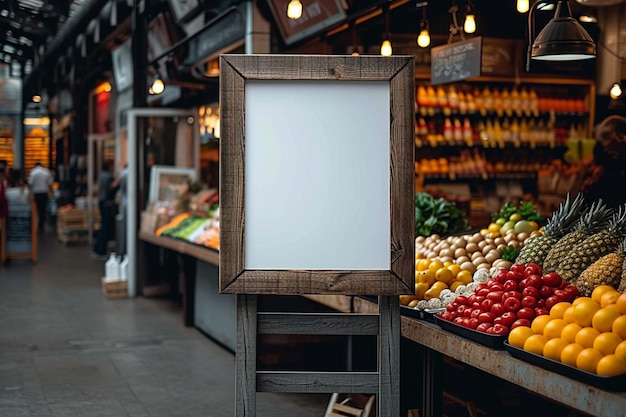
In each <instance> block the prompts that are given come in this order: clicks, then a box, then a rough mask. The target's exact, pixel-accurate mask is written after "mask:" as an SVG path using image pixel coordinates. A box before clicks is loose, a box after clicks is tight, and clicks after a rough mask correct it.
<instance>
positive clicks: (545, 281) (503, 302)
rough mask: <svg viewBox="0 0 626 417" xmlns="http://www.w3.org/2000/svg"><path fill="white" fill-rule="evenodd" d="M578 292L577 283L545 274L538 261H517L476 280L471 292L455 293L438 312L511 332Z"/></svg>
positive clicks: (466, 323)
mask: <svg viewBox="0 0 626 417" xmlns="http://www.w3.org/2000/svg"><path fill="white" fill-rule="evenodd" d="M577 295H578V290H577V289H576V287H575V286H573V285H572V284H570V283H568V282H567V281H563V280H562V279H561V277H559V276H558V274H556V273H548V274H542V271H541V268H540V267H539V266H538V265H537V264H532V263H530V264H516V265H513V266H511V268H510V269H506V268H501V269H500V270H499V271H498V273H497V274H496V275H495V276H494V277H493V278H489V279H488V280H487V281H486V282H483V283H479V284H476V285H475V287H474V291H473V294H471V295H470V296H467V297H466V296H463V295H459V296H457V297H455V298H454V300H453V301H452V302H450V303H449V304H448V305H447V306H446V311H443V312H440V313H438V314H437V315H438V317H440V318H441V319H443V320H448V321H451V322H453V323H456V324H458V325H461V326H464V327H467V328H469V329H474V330H477V331H479V332H484V333H487V334H493V335H507V334H508V333H509V331H510V330H511V329H515V328H517V327H520V326H525V327H530V325H531V321H533V319H535V317H538V316H542V315H547V314H548V313H549V310H550V308H552V307H553V306H554V305H556V304H558V303H560V302H571V301H573V300H574V298H575V297H576V296H577Z"/></svg>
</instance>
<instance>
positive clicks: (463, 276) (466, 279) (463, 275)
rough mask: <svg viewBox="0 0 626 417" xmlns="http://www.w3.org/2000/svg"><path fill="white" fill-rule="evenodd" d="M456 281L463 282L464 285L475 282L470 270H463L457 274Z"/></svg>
mask: <svg viewBox="0 0 626 417" xmlns="http://www.w3.org/2000/svg"><path fill="white" fill-rule="evenodd" d="M456 280H457V281H461V282H462V283H463V284H469V283H470V282H472V281H473V279H472V273H471V272H470V271H468V270H465V269H463V270H461V271H459V273H458V274H457V276H456Z"/></svg>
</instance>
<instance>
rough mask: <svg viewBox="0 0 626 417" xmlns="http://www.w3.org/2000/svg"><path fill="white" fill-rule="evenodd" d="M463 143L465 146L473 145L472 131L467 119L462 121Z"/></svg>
mask: <svg viewBox="0 0 626 417" xmlns="http://www.w3.org/2000/svg"><path fill="white" fill-rule="evenodd" d="M463 141H464V142H465V144H466V145H467V146H472V145H473V144H474V129H472V125H471V123H470V121H469V119H468V118H467V117H466V118H465V119H463Z"/></svg>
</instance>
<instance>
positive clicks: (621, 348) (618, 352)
mask: <svg viewBox="0 0 626 417" xmlns="http://www.w3.org/2000/svg"><path fill="white" fill-rule="evenodd" d="M615 356H619V357H620V358H624V359H626V340H624V341H623V342H621V343H620V344H619V345H617V347H616V348H615Z"/></svg>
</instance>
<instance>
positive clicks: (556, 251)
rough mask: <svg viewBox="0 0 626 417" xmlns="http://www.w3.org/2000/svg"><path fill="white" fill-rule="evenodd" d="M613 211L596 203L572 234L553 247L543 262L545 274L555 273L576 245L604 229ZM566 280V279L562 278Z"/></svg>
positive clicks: (601, 203) (599, 202) (600, 201)
mask: <svg viewBox="0 0 626 417" xmlns="http://www.w3.org/2000/svg"><path fill="white" fill-rule="evenodd" d="M612 214H613V211H612V210H611V209H610V208H608V207H607V206H606V204H605V203H604V202H603V201H602V200H598V201H595V202H594V203H593V204H592V205H591V207H590V208H589V211H587V213H585V214H584V215H583V216H582V217H581V218H580V220H579V221H578V222H577V223H576V225H575V226H574V228H573V229H572V231H571V232H569V233H568V234H566V235H565V236H563V237H562V238H561V239H559V241H558V242H557V243H555V244H554V246H552V248H551V249H550V251H549V252H548V255H547V256H546V258H545V259H544V261H543V272H544V273H548V272H554V271H556V270H557V268H558V267H559V264H560V263H561V260H563V259H564V258H565V256H566V255H567V254H568V253H569V252H570V251H571V250H572V248H573V247H574V245H575V244H577V243H579V242H580V241H582V240H583V239H584V238H586V237H587V236H591V235H592V234H594V233H597V232H599V231H600V230H602V229H604V228H605V227H606V226H607V224H608V220H609V219H610V218H611V215H612ZM561 278H563V279H565V277H561Z"/></svg>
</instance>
